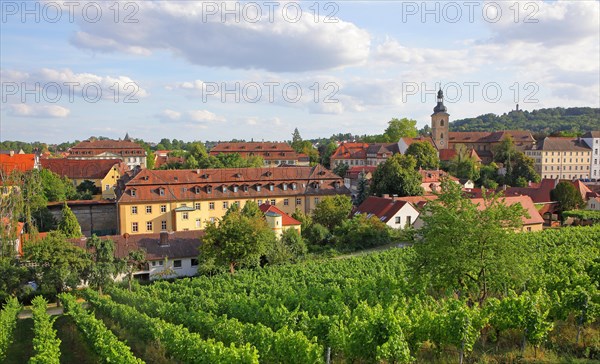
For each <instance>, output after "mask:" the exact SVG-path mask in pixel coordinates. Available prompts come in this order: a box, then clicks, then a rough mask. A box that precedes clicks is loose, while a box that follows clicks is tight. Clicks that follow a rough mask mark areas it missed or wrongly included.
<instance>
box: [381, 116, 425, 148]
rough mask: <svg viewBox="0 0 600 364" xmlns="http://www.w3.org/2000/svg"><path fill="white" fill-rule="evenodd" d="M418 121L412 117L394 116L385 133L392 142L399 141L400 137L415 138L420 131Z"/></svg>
mask: <svg viewBox="0 0 600 364" xmlns="http://www.w3.org/2000/svg"><path fill="white" fill-rule="evenodd" d="M416 125H417V122H416V121H415V120H412V119H407V118H402V119H397V118H393V119H392V120H390V121H389V122H388V127H387V129H385V132H384V133H383V135H384V136H385V138H386V139H387V141H388V142H390V143H397V142H398V140H400V138H404V137H407V138H414V137H416V136H417V134H418V131H417V128H416Z"/></svg>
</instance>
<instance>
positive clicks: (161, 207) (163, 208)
mask: <svg viewBox="0 0 600 364" xmlns="http://www.w3.org/2000/svg"><path fill="white" fill-rule="evenodd" d="M160 212H162V213H165V212H167V205H160Z"/></svg>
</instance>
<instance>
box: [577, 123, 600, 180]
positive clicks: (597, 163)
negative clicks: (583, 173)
mask: <svg viewBox="0 0 600 364" xmlns="http://www.w3.org/2000/svg"><path fill="white" fill-rule="evenodd" d="M581 139H582V140H583V142H584V143H585V144H587V146H588V147H590V148H591V149H592V156H591V158H590V178H591V179H592V180H595V181H598V180H600V131H588V132H587V133H585V134H583V137H582V138H581Z"/></svg>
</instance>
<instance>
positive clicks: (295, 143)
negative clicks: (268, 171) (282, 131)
mask: <svg viewBox="0 0 600 364" xmlns="http://www.w3.org/2000/svg"><path fill="white" fill-rule="evenodd" d="M292 148H294V150H295V151H296V152H297V153H300V151H301V150H302V137H301V136H300V132H299V131H298V128H295V129H294V132H293V133H292Z"/></svg>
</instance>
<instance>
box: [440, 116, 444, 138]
mask: <svg viewBox="0 0 600 364" xmlns="http://www.w3.org/2000/svg"><path fill="white" fill-rule="evenodd" d="M440 126H444V119H442V120H440ZM443 137H444V135H443V134H442V138H443Z"/></svg>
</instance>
